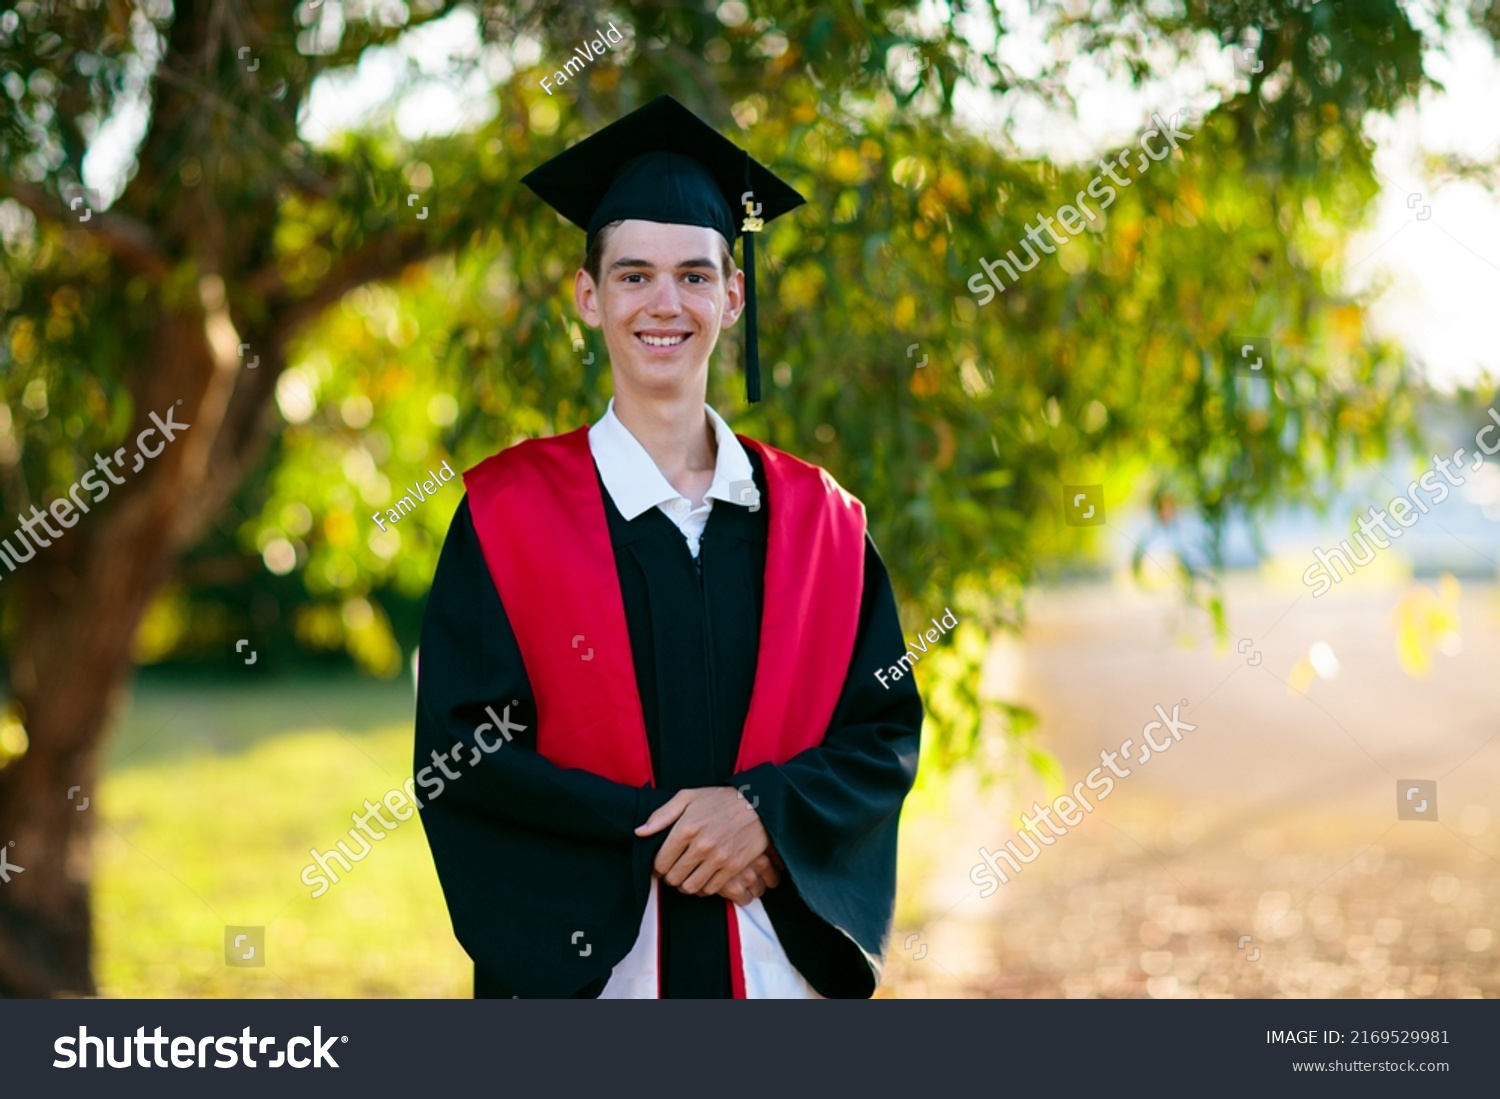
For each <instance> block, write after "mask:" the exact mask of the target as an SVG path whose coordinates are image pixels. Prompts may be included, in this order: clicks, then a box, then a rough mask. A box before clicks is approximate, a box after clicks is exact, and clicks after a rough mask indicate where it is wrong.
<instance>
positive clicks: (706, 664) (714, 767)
mask: <svg viewBox="0 0 1500 1099" xmlns="http://www.w3.org/2000/svg"><path fill="white" fill-rule="evenodd" d="M707 541H708V530H707V528H705V529H704V531H703V534H702V535H700V536H699V538H698V556H697V557H696V558H694V559H693V560H694V563H695V564H696V565H697V566H698V596H699V598H700V599H701V601H702V605H703V670H704V673H705V675H706V677H707V679H708V773H709V774H710V775H711V776H715V777H714V778H711V779H710V780H709V781H710V782H716V781H717V775H718V773H719V767H718V760H717V759H716V757H715V753H714V660H713V637H714V633H713V614H712V612H710V611H709V609H708V576H707V574H706V573H705V572H704V569H703V559H704V557H705V556H706V554H707V546H706V545H705V543H706V542H707Z"/></svg>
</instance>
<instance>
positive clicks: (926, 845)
mask: <svg viewBox="0 0 1500 1099" xmlns="http://www.w3.org/2000/svg"><path fill="white" fill-rule="evenodd" d="M1423 586H1424V587H1427V588H1429V589H1433V590H1435V589H1436V587H1437V584H1436V582H1435V581H1428V582H1424V584H1423ZM1402 590H1404V589H1403V588H1392V587H1381V588H1370V587H1366V588H1364V589H1359V588H1354V587H1353V586H1352V584H1350V583H1346V584H1344V585H1342V586H1341V587H1340V588H1335V589H1334V590H1333V591H1331V592H1330V593H1329V594H1327V595H1325V596H1324V597H1322V598H1321V599H1313V598H1312V597H1311V594H1310V592H1309V591H1308V590H1307V589H1304V588H1301V587H1300V586H1299V587H1297V588H1296V589H1295V590H1291V589H1278V588H1276V587H1273V586H1271V585H1269V584H1266V583H1264V582H1260V581H1251V580H1236V581H1234V582H1232V583H1231V586H1230V589H1229V621H1230V628H1231V631H1232V633H1233V635H1234V637H1235V638H1236V639H1246V640H1248V641H1250V644H1248V645H1247V646H1246V651H1245V652H1244V653H1243V654H1242V653H1239V652H1237V651H1236V649H1237V646H1236V644H1234V643H1233V642H1232V643H1231V644H1230V645H1229V646H1228V647H1227V648H1226V649H1225V651H1222V652H1218V651H1215V648H1214V645H1213V644H1212V640H1211V634H1210V631H1209V630H1208V628H1207V625H1206V622H1205V621H1203V620H1201V618H1200V617H1199V616H1195V615H1193V614H1191V613H1190V612H1187V611H1185V610H1183V609H1182V608H1181V607H1180V599H1179V598H1178V596H1177V595H1176V594H1175V592H1163V593H1161V594H1159V595H1148V594H1144V593H1141V592H1139V591H1137V590H1134V589H1133V588H1126V587H1111V586H1109V585H1105V584H1101V585H1097V586H1089V587H1076V588H1070V589H1066V590H1061V591H1052V592H1043V593H1040V594H1039V595H1038V597H1037V598H1036V599H1035V601H1034V602H1033V603H1032V604H1031V612H1030V621H1029V624H1028V627H1027V630H1026V634H1025V637H1024V639H1023V641H1022V643H1021V644H1020V645H1016V644H1014V643H1000V644H998V645H997V649H998V650H999V651H998V652H997V654H996V655H997V657H998V659H997V660H996V662H995V666H994V667H992V668H991V669H990V674H989V675H988V677H987V678H988V680H989V681H990V683H991V684H992V686H993V687H994V688H995V689H998V690H999V691H1000V692H1001V693H1002V694H1004V695H1006V696H1007V697H1013V698H1020V699H1021V700H1022V701H1024V702H1026V703H1028V704H1030V705H1031V706H1033V707H1034V708H1035V709H1036V710H1037V712H1038V715H1039V717H1040V719H1041V729H1040V736H1041V742H1042V743H1043V744H1044V745H1045V746H1046V747H1047V748H1049V749H1050V750H1051V751H1053V752H1054V753H1055V754H1056V755H1057V756H1058V758H1059V759H1060V761H1061V762H1062V765H1063V773H1064V776H1065V783H1066V787H1067V788H1071V787H1072V786H1073V784H1074V783H1076V782H1078V781H1080V780H1083V779H1084V778H1085V777H1086V775H1087V774H1088V773H1089V771H1090V770H1091V769H1092V768H1094V767H1098V766H1099V765H1100V758H1099V753H1100V751H1101V750H1103V749H1110V750H1114V749H1117V748H1118V747H1119V746H1120V744H1121V742H1122V741H1123V740H1125V739H1126V738H1127V737H1133V738H1134V739H1135V741H1136V742H1137V744H1139V743H1140V741H1141V739H1142V738H1141V730H1142V727H1143V726H1144V725H1145V724H1146V723H1147V722H1149V721H1151V720H1153V719H1154V718H1155V714H1154V712H1153V707H1154V706H1155V705H1156V704H1158V703H1159V704H1161V705H1162V706H1163V707H1164V709H1165V710H1166V711H1167V713H1169V714H1170V713H1171V711H1172V707H1173V705H1174V704H1181V703H1182V700H1183V699H1186V700H1187V702H1186V704H1183V705H1182V709H1181V715H1182V719H1183V720H1185V721H1187V722H1190V723H1192V724H1193V725H1195V726H1196V729H1194V730H1192V731H1184V732H1183V733H1182V739H1181V740H1180V741H1177V742H1174V743H1173V744H1172V747H1171V748H1170V749H1169V750H1167V751H1165V752H1163V753H1162V754H1160V755H1153V756H1152V758H1150V759H1149V760H1148V762H1147V763H1145V764H1144V765H1137V764H1134V763H1132V764H1131V765H1130V766H1131V767H1132V768H1133V770H1132V773H1131V774H1130V775H1129V776H1128V777H1123V778H1118V779H1116V786H1115V788H1114V790H1113V791H1112V792H1111V793H1110V795H1109V797H1108V798H1107V799H1106V800H1104V801H1102V802H1098V803H1097V805H1096V808H1095V809H1094V811H1093V812H1092V813H1088V814H1085V815H1084V816H1083V819H1082V820H1081V821H1080V822H1079V823H1078V824H1077V825H1076V826H1075V827H1073V828H1070V829H1069V830H1068V832H1067V834H1066V835H1063V836H1061V837H1058V838H1057V839H1056V840H1055V841H1054V844H1053V845H1052V846H1047V847H1043V849H1042V852H1041V854H1040V855H1039V856H1038V857H1037V858H1036V859H1035V861H1034V862H1032V863H1030V864H1028V865H1023V866H1022V868H1021V872H1020V873H1011V880H1010V881H1009V882H1008V883H1006V884H1003V885H1000V886H999V888H998V890H996V891H995V892H994V893H993V894H992V895H991V896H989V897H988V898H981V897H980V895H979V894H980V887H979V886H977V885H975V884H974V883H973V882H972V881H971V880H970V878H969V871H970V868H971V867H972V866H974V865H975V863H976V862H978V853H977V852H978V848H979V847H980V846H981V845H984V846H986V847H988V848H989V849H990V850H991V851H992V852H993V851H995V850H997V849H998V848H1000V846H1001V845H1002V844H1003V843H1004V842H1005V841H1006V840H1012V841H1015V840H1016V838H1017V837H1016V830H1017V828H1018V826H1019V821H1018V819H1017V813H1018V812H1021V811H1026V810H1027V808H1028V807H1029V806H1030V805H1031V802H1032V800H1033V798H1040V799H1041V800H1042V801H1043V802H1044V803H1046V802H1047V801H1048V800H1049V795H1048V794H1047V793H1046V792H1044V791H1043V790H1042V789H1041V786H1040V783H1038V782H1036V781H1035V780H1033V779H1030V778H1027V779H1025V780H1024V781H1022V782H1021V783H1019V784H1018V786H1017V787H1016V788H1015V789H1005V788H998V789H995V788H992V789H991V790H990V791H988V792H986V793H984V794H981V793H980V792H978V791H977V790H976V789H975V788H974V784H973V783H972V781H966V780H959V781H957V782H955V783H954V785H953V787H952V788H951V789H950V790H948V791H946V796H945V797H944V798H943V799H942V800H943V802H944V805H945V807H946V811H947V816H946V818H944V819H941V820H937V819H934V818H932V817H930V816H929V817H927V818H926V819H923V820H921V821H920V823H919V822H918V818H917V817H915V816H913V817H909V818H908V819H909V820H911V821H912V826H911V827H910V828H909V829H908V832H909V833H910V834H909V835H908V836H906V837H904V843H905V849H904V855H903V859H904V861H903V874H904V875H905V877H904V879H903V883H902V884H903V890H904V892H905V893H907V894H909V903H908V904H907V905H906V906H905V907H904V908H903V911H901V912H899V913H898V925H897V931H896V934H895V936H894V941H893V949H892V955H893V962H892V967H891V972H890V973H889V974H888V977H887V980H886V983H885V987H886V988H887V989H888V990H889V992H890V994H892V995H897V996H949V995H991V996H995V995H998V996H1148V995H1149V996H1182V995H1187V996H1198V995H1220V996H1222V995H1233V996H1320V997H1321V996H1359V997H1365V996H1474V995H1481V994H1482V995H1496V994H1500V966H1497V965H1496V962H1495V956H1496V950H1497V947H1500V829H1497V827H1496V824H1497V821H1500V593H1497V591H1496V588H1495V587H1494V585H1492V584H1477V583H1474V582H1472V581H1471V582H1466V583H1465V584H1464V587H1463V591H1462V596H1461V598H1460V601H1459V604H1458V613H1459V622H1460V627H1459V634H1460V637H1461V639H1462V647H1461V650H1458V651H1455V652H1454V653H1453V655H1442V654H1439V655H1436V656H1435V657H1434V660H1435V664H1434V666H1433V670H1432V673H1431V675H1430V676H1429V677H1428V678H1425V679H1414V678H1412V677H1410V676H1409V675H1408V674H1407V673H1406V672H1404V671H1403V670H1402V669H1401V667H1400V665H1399V664H1398V662H1397V657H1396V631H1395V628H1394V626H1393V625H1391V624H1390V618H1391V611H1392V608H1393V607H1394V606H1395V605H1396V602H1397V600H1398V598H1399V597H1400V595H1401V593H1402ZM1318 642H1322V643H1323V644H1325V645H1326V646H1328V647H1329V648H1330V649H1331V650H1332V653H1333V655H1334V656H1335V657H1336V659H1337V665H1338V670H1337V674H1336V675H1334V676H1333V677H1332V678H1329V679H1324V678H1320V677H1318V676H1316V675H1314V674H1313V673H1312V671H1311V668H1310V667H1309V666H1308V665H1307V664H1306V663H1303V667H1302V669H1301V673H1300V674H1302V675H1303V676H1304V677H1306V678H1309V679H1311V682H1310V683H1309V684H1308V685H1307V686H1306V693H1305V694H1301V693H1298V692H1295V691H1293V690H1291V689H1289V687H1288V685H1287V682H1288V679H1289V678H1291V677H1293V675H1294V672H1296V671H1297V666H1298V664H1299V662H1304V659H1305V657H1306V655H1307V653H1308V651H1309V649H1310V648H1311V647H1312V646H1313V645H1314V644H1315V643H1318ZM1448 647H1449V648H1450V650H1456V649H1457V647H1456V646H1454V645H1452V644H1451V642H1450V644H1449V646H1448ZM1257 653H1259V654H1260V659H1259V662H1258V663H1256V664H1254V665H1253V666H1252V664H1251V661H1252V660H1254V659H1255V656H1256V654H1257ZM1323 663H1324V670H1325V672H1326V671H1327V670H1328V667H1329V663H1328V662H1327V660H1326V657H1325V658H1324V659H1323ZM1154 735H1155V736H1156V738H1157V739H1158V741H1160V740H1161V737H1162V735H1163V734H1162V733H1161V732H1155V733H1154ZM1131 751H1132V753H1135V752H1137V751H1139V749H1138V748H1132V749H1131ZM1120 765H1121V767H1122V768H1123V767H1124V766H1125V763H1124V761H1123V760H1122V761H1121V763H1120ZM1014 769H1015V768H1014V767H1012V768H1009V770H1014ZM1398 779H1399V780H1406V779H1413V780H1435V781H1436V783H1437V808H1438V819H1437V821H1436V822H1426V821H1423V820H1398V818H1397V780H1398ZM1062 792H1065V791H1063V790H1059V791H1054V792H1053V793H1054V794H1055V793H1062ZM1091 796H1092V795H1091ZM1418 800H1420V799H1418ZM1017 845H1018V846H1019V847H1021V850H1022V852H1023V853H1027V852H1028V851H1029V848H1028V847H1027V846H1026V845H1024V844H1021V843H1019V842H1018V844H1017ZM1000 865H1001V866H1002V867H1005V864H1004V863H1003V862H1002V863H1001V864H1000ZM1006 869H1007V871H1008V867H1007V868H1006ZM913 935H916V936H919V937H918V938H912V936H913ZM1245 936H1249V938H1245ZM908 942H910V945H909V946H908V945H907V944H908ZM1257 952H1258V953H1257ZM1252 958H1253V959H1254V960H1251V959H1252Z"/></svg>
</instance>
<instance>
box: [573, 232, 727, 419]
mask: <svg viewBox="0 0 1500 1099" xmlns="http://www.w3.org/2000/svg"><path fill="white" fill-rule="evenodd" d="M723 254H724V238H723V237H721V236H720V235H719V234H718V232H717V231H715V230H713V229H710V228H707V227H706V226H701V225H666V224H663V223H661V222H655V221H638V220H629V221H624V222H621V223H620V224H619V225H617V226H616V227H615V228H614V230H613V231H612V232H611V233H610V235H609V238H608V240H607V241H606V243H605V247H604V255H603V257H602V260H601V262H600V265H599V283H598V285H597V286H596V285H595V283H594V280H593V279H591V278H590V277H589V275H588V272H586V271H582V270H580V271H579V272H578V275H577V277H576V278H575V279H574V282H573V298H574V301H575V302H577V304H578V312H579V314H580V315H581V316H582V317H583V320H584V323H585V324H587V325H588V326H589V327H590V328H598V329H601V330H602V331H603V333H604V342H605V345H606V346H607V347H608V348H609V362H610V367H611V369H612V370H613V371H614V377H615V392H616V394H619V393H620V392H621V391H622V390H623V391H629V392H638V393H641V394H643V395H653V396H668V395H672V394H676V393H681V392H689V393H690V392H693V391H694V390H696V391H697V392H699V393H701V392H702V391H703V389H704V387H705V386H706V385H707V377H708V357H709V355H710V354H712V353H713V349H714V345H715V344H716V343H718V342H719V333H720V332H721V331H722V330H724V329H726V328H730V327H732V326H733V325H734V323H735V321H736V320H738V319H739V315H740V310H741V309H742V308H743V306H744V300H745V297H744V294H745V289H744V288H745V279H744V275H743V274H742V273H741V272H739V271H736V272H735V273H734V277H733V278H732V279H730V280H729V281H728V282H726V281H725V279H724V273H723V269H722V266H721V260H722V258H723Z"/></svg>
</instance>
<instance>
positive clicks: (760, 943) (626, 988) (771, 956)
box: [589, 398, 822, 1000]
mask: <svg viewBox="0 0 1500 1099" xmlns="http://www.w3.org/2000/svg"><path fill="white" fill-rule="evenodd" d="M703 408H704V411H705V412H706V413H707V414H708V419H709V422H710V423H712V424H713V428H714V437H715V438H716V439H717V440H718V444H719V453H718V457H717V458H716V459H715V461H714V480H713V484H712V485H710V486H709V489H708V492H707V493H706V494H705V495H704V498H703V503H702V504H701V505H699V506H697V507H695V506H693V502H692V501H691V500H689V499H688V498H687V497H685V496H683V495H682V493H680V492H678V491H677V490H676V489H675V488H673V487H672V483H671V482H670V481H668V480H667V478H666V476H665V475H663V473H662V471H661V470H660V468H658V467H657V464H656V462H655V461H654V460H653V459H652V457H651V455H650V454H649V453H647V451H646V448H645V447H643V446H642V445H641V443H640V440H639V439H637V438H636V437H635V436H634V435H632V434H631V433H630V429H629V428H627V427H626V426H625V425H624V424H623V423H621V422H620V418H619V417H618V416H616V415H615V402H614V399H613V398H611V399H610V402H609V409H608V411H606V412H605V414H604V416H603V417H602V418H601V419H600V420H599V422H598V423H596V424H595V425H594V426H593V427H591V428H589V450H590V451H591V452H592V453H593V455H594V464H595V465H596V466H597V467H598V468H599V477H600V479H601V480H602V481H603V482H604V487H605V489H606V490H608V492H609V497H610V499H611V500H613V501H614V503H615V507H617V508H619V510H620V514H621V515H623V516H624V517H625V518H626V519H627V520H630V519H635V518H637V517H639V516H641V515H644V514H645V513H646V512H647V511H649V510H650V509H651V508H653V507H657V508H660V509H661V511H662V514H663V515H665V516H666V517H667V518H668V519H670V520H672V522H673V523H675V524H676V525H677V529H678V530H680V531H682V536H683V537H684V538H686V539H687V544H688V549H689V550H690V551H691V552H692V555H693V558H694V559H695V560H696V559H697V557H698V544H699V540H700V539H701V538H702V537H703V528H704V526H706V525H707V523H708V516H709V513H710V512H711V511H712V510H713V506H714V501H715V500H720V501H723V502H724V503H727V504H735V505H737V506H740V507H750V506H751V505H754V504H759V503H760V494H759V492H758V491H757V490H756V489H755V487H754V486H755V477H754V471H753V470H752V468H751V465H750V458H749V456H748V455H747V454H746V453H745V447H744V445H743V444H741V442H740V441H739V440H738V439H736V438H735V437H734V432H733V431H731V430H730V429H729V425H728V424H726V423H725V422H724V420H723V418H722V417H721V416H720V415H719V414H718V413H717V412H715V411H714V410H713V409H712V408H709V407H708V405H704V406H703ZM659 888H660V881H659V880H658V879H657V878H655V877H653V878H652V879H651V896H650V898H649V899H648V902H647V904H646V911H645V913H644V914H643V915H642V917H641V930H640V933H639V934H638V935H637V936H636V941H635V946H634V947H633V948H632V949H631V951H630V953H629V954H627V955H626V956H625V958H624V959H623V960H622V961H621V962H620V964H619V965H617V966H615V968H614V971H613V972H612V973H611V974H610V978H609V981H608V983H607V984H605V986H604V991H603V992H601V993H600V994H599V998H600V999H603V1000H616V999H655V998H656V993H657V969H656V966H657V899H656V897H657V890H658V889H659ZM778 888H781V887H780V886H778ZM734 913H735V918H736V920H737V922H738V923H739V932H740V953H741V957H742V960H743V963H744V968H745V995H746V996H747V997H748V998H750V999H812V1000H816V999H822V997H821V996H819V995H818V993H817V992H816V991H814V989H813V987H812V985H810V984H808V983H807V981H806V980H805V979H804V978H803V976H802V974H801V973H799V972H797V968H796V967H795V966H794V965H792V963H791V960H790V959H789V958H787V956H786V951H785V950H783V949H782V946H781V940H779V939H778V938H777V937H776V929H775V928H774V927H772V926H771V917H770V915H769V914H768V913H767V912H766V909H765V906H764V905H762V904H761V903H760V900H759V898H757V899H755V900H753V901H751V902H750V903H749V904H747V905H735V906H734Z"/></svg>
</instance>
